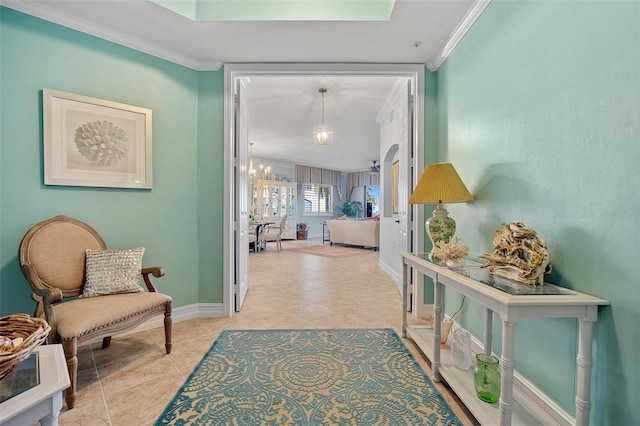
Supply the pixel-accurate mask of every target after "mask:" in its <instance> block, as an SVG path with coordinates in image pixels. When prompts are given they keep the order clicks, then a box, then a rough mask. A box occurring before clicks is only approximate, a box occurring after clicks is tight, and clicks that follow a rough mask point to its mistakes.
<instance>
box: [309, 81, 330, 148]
mask: <svg viewBox="0 0 640 426" xmlns="http://www.w3.org/2000/svg"><path fill="white" fill-rule="evenodd" d="M318 91H319V92H320V94H321V95H322V123H321V124H318V125H317V126H316V127H314V128H313V143H314V144H316V145H319V146H329V145H331V144H333V129H332V128H331V126H329V125H328V124H324V94H325V93H326V92H327V89H326V88H325V87H321V88H320V89H319V90H318Z"/></svg>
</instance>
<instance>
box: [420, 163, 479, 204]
mask: <svg viewBox="0 0 640 426" xmlns="http://www.w3.org/2000/svg"><path fill="white" fill-rule="evenodd" d="M468 201H473V196H472V195H471V193H470V192H469V190H468V189H467V187H466V186H464V183H463V182H462V179H460V176H459V175H458V172H456V169H455V168H454V167H453V164H451V163H433V164H429V165H428V166H427V167H426V168H425V169H424V171H423V172H422V176H420V181H418V185H416V188H415V189H414V190H413V194H411V197H410V198H409V203H410V204H437V203H440V202H442V203H466V202H468Z"/></svg>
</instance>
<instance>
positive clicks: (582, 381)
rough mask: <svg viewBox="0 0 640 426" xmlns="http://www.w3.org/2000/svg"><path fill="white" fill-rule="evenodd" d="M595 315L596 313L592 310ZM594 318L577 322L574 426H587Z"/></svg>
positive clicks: (589, 406)
mask: <svg viewBox="0 0 640 426" xmlns="http://www.w3.org/2000/svg"><path fill="white" fill-rule="evenodd" d="M593 311H594V312H595V315H597V311H596V310H595V309H593ZM594 322H595V318H593V319H591V318H587V319H580V320H579V321H578V330H579V331H578V356H577V358H576V363H577V365H578V377H577V382H576V426H586V425H588V424H589V411H590V410H591V399H590V392H591V367H592V366H593V361H592V358H591V340H592V337H593V324H594Z"/></svg>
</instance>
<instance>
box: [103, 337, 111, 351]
mask: <svg viewBox="0 0 640 426" xmlns="http://www.w3.org/2000/svg"><path fill="white" fill-rule="evenodd" d="M110 344H111V336H109V337H105V338H104V339H102V349H107V348H108V347H109V345H110Z"/></svg>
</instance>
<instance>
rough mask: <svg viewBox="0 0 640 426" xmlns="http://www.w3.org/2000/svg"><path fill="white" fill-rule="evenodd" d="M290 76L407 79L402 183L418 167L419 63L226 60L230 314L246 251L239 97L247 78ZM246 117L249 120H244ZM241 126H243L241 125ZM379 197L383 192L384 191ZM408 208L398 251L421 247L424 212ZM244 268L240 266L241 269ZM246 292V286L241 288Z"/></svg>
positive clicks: (226, 295) (226, 287)
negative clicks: (409, 127)
mask: <svg viewBox="0 0 640 426" xmlns="http://www.w3.org/2000/svg"><path fill="white" fill-rule="evenodd" d="M273 76H279V77H295V76H349V77H358V76H362V77H375V76H379V77H398V78H403V79H407V80H408V81H409V87H411V88H413V89H412V91H413V105H414V107H413V109H411V117H409V120H410V121H411V122H412V123H413V124H415V125H414V126H413V131H412V133H413V134H412V135H411V138H410V140H411V146H410V147H408V150H407V151H408V155H407V158H406V160H404V161H405V162H406V164H405V165H404V167H405V169H404V170H405V173H403V177H404V180H405V182H403V183H402V184H403V185H405V186H406V188H408V190H410V189H411V188H413V185H414V182H417V179H418V178H419V173H420V172H421V171H422V168H423V163H424V160H423V143H422V141H423V140H424V137H423V127H424V125H423V121H424V114H423V105H424V95H423V93H424V88H423V84H424V66H422V65H396V64H389V65H384V64H357V65H354V64H229V65H225V92H224V105H225V117H224V145H225V146H224V157H225V158H224V187H225V188H228V189H230V190H229V191H225V198H224V242H223V244H224V249H223V252H224V259H223V262H224V263H223V305H224V313H225V315H226V316H231V315H233V313H234V311H235V310H239V309H238V307H237V306H238V305H237V303H236V292H237V289H238V287H239V284H240V281H242V280H243V279H246V276H243V274H244V273H245V272H244V271H246V270H247V265H248V261H249V260H248V259H249V258H248V256H249V254H248V250H244V248H246V247H245V244H243V241H244V240H243V238H246V232H245V231H246V229H245V228H246V227H247V223H248V216H249V208H248V207H247V205H246V203H245V204H243V202H242V200H245V201H246V200H247V199H248V195H247V192H248V185H247V184H246V183H247V173H248V162H249V160H248V149H246V147H244V145H248V140H244V141H243V140H241V139H242V138H243V137H244V138H246V123H242V120H243V119H242V116H243V113H242V111H243V110H242V108H243V105H242V103H243V96H242V91H243V90H244V89H246V87H247V85H249V84H250V83H251V79H252V78H253V79H255V78H260V77H273ZM249 120H250V119H249ZM243 125H244V126H245V127H243ZM383 196H384V195H383ZM410 208H411V209H412V210H411V211H409V212H408V213H407V220H405V221H404V223H406V227H407V231H408V233H409V234H411V238H408V239H407V241H409V242H410V243H409V244H411V247H407V248H406V249H404V250H402V251H407V250H412V251H415V250H416V249H417V248H419V247H422V244H423V237H422V235H421V232H417V229H414V228H415V227H416V226H419V225H418V224H420V223H421V222H422V217H423V212H422V209H418V208H417V207H415V206H413V207H410ZM243 268H244V269H243ZM244 291H245V292H246V289H245V290H244Z"/></svg>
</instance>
